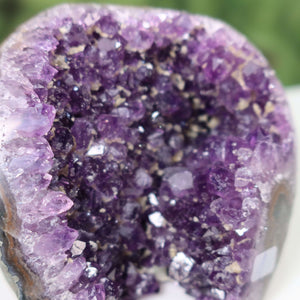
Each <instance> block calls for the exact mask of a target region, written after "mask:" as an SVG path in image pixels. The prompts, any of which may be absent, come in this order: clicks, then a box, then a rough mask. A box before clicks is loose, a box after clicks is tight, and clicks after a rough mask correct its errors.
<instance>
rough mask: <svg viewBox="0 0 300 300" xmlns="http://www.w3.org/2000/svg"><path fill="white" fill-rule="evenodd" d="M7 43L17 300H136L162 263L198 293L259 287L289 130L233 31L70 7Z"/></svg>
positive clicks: (7, 225)
mask: <svg viewBox="0 0 300 300" xmlns="http://www.w3.org/2000/svg"><path fill="white" fill-rule="evenodd" d="M0 54H1V56H0V70H1V71H0V72H1V73H0V76H1V77H0V99H1V102H0V112H1V113H0V122H1V126H0V130H1V132H0V134H1V135H0V142H1V150H0V169H1V173H0V176H1V187H0V192H1V200H2V201H1V206H0V208H1V215H2V217H1V219H0V221H1V222H0V225H1V231H0V232H1V238H2V240H3V245H4V247H2V248H1V249H2V250H1V251H2V256H3V258H4V260H5V262H6V263H7V265H8V266H9V269H8V272H9V273H10V274H11V275H17V276H18V278H19V280H18V282H17V284H18V285H19V287H20V288H21V291H22V293H23V294H24V295H25V297H26V299H51V300H55V299H77V300H80V299H84V300H86V299H98V300H104V299H107V300H109V299H130V300H132V299H137V298H139V297H140V296H142V295H145V294H151V293H155V292H158V291H159V281H158V279H157V274H156V272H155V270H163V272H165V273H166V276H168V277H169V278H170V280H171V279H173V280H176V281H178V282H179V283H180V285H181V286H182V287H183V288H184V289H185V290H186V292H187V293H189V294H190V295H192V296H193V297H194V298H195V299H198V300H200V299H201V300H204V299H205V300H224V299H226V300H241V299H244V300H245V299H247V300H258V299H261V297H262V295H263V293H264V290H265V287H266V284H267V282H268V280H269V278H270V275H271V273H272V272H273V270H274V267H275V265H276V262H277V260H278V255H279V253H280V250H281V247H282V244H283V241H284V236H285V234H286V228H287V223H288V219H289V212H290V210H291V203H292V199H293V194H294V187H293V186H294V171H295V170H294V166H295V162H294V134H293V130H292V129H291V125H290V114H289V111H288V107H287V103H286V101H285V96H284V94H283V89H282V87H281V85H280V83H279V82H278V80H277V79H276V77H275V75H274V72H273V71H272V70H271V69H270V68H269V66H268V64H267V62H266V60H265V58H264V57H263V56H262V55H261V54H260V53H259V52H258V51H257V50H256V49H255V48H254V47H253V46H252V45H251V44H249V43H248V42H247V40H246V39H245V38H244V37H243V36H242V35H240V34H239V33H237V32H235V31H234V30H233V29H232V28H230V27H229V26H227V25H225V24H223V23H221V22H220V21H217V20H213V19H210V18H207V17H202V16H195V15H189V14H186V13H182V12H176V11H170V10H156V9H136V8H122V7H114V6H98V5H63V6H59V7H56V8H53V9H51V10H49V11H47V12H45V13H43V14H41V15H39V16H37V17H36V18H34V19H32V20H31V21H29V22H28V23H25V24H24V25H23V26H21V27H20V28H19V29H18V30H17V31H16V32H15V33H14V34H13V35H12V36H11V37H10V38H9V39H8V40H7V41H6V42H5V43H4V44H3V45H2V47H1V53H0ZM14 278H16V277H14ZM20 297H22V296H20Z"/></svg>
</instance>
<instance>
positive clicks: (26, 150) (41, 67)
mask: <svg viewBox="0 0 300 300" xmlns="http://www.w3.org/2000/svg"><path fill="white" fill-rule="evenodd" d="M108 11H109V12H110V13H111V14H112V15H113V16H115V17H116V18H117V19H118V20H119V21H120V23H121V24H131V25H133V26H135V25H136V20H144V21H148V22H149V23H150V24H151V26H156V25H157V24H159V23H160V22H161V19H160V17H157V16H159V15H160V16H161V17H162V16H163V17H164V18H165V17H166V18H168V17H170V18H172V17H174V16H176V15H178V14H179V13H178V12H175V11H165V10H151V11H149V10H148V9H134V10H133V9H130V8H128V9H127V8H124V7H114V6H105V7H101V6H98V5H78V6H77V5H62V6H59V7H56V8H54V9H50V10H49V11H46V12H44V13H42V14H40V15H39V16H37V17H35V18H33V19H32V20H30V21H29V22H27V23H25V24H24V25H22V26H21V27H20V28H19V29H18V30H17V31H16V32H15V33H14V34H13V35H12V36H11V37H10V38H9V39H8V40H6V41H5V42H4V44H3V45H2V47H1V52H0V70H1V71H0V72H1V73H0V98H1V104H0V105H1V116H0V117H1V124H2V126H1V127H0V137H1V140H0V141H1V151H0V168H1V170H2V172H3V174H4V177H5V178H6V180H7V182H8V185H9V187H10V191H11V194H12V195H13V198H14V199H16V202H15V203H9V202H6V203H4V206H5V210H6V220H5V225H4V228H3V231H4V233H5V234H6V235H9V234H11V235H13V237H14V239H15V240H17V241H18V244H19V245H20V246H19V248H18V250H19V251H21V252H22V255H20V256H19V257H18V259H20V261H23V262H25V264H26V265H27V266H28V272H33V273H34V274H36V275H37V276H38V277H39V278H40V283H41V285H40V286H43V291H42V292H40V291H38V290H34V292H35V293H36V296H31V297H30V298H31V299H35V297H36V299H41V298H49V299H62V297H65V298H66V299H75V296H74V294H72V293H70V292H69V291H68V289H69V287H70V285H71V284H72V283H73V282H69V280H68V278H67V277H65V276H67V273H68V272H64V270H69V271H72V273H73V275H74V274H77V275H78V277H79V276H80V274H81V273H82V271H83V270H84V269H85V266H86V265H85V261H84V259H82V258H80V259H77V260H74V261H68V262H67V264H66V265H65V261H66V258H67V255H66V254H65V251H66V250H68V249H70V248H71V246H72V243H70V244H68V245H64V244H63V242H64V241H59V242H61V243H62V247H61V249H60V250H54V252H53V253H52V257H50V258H49V259H48V260H46V261H45V260H43V259H42V256H41V257H39V256H38V255H37V254H35V253H34V251H35V250H34V249H33V245H34V244H35V241H37V240H39V239H40V238H41V236H40V234H39V233H38V232H34V231H32V230H30V229H29V228H28V227H27V228H26V227H25V226H24V224H25V222H27V223H28V224H31V225H34V224H38V223H39V222H40V221H41V220H43V219H45V218H50V219H51V220H52V221H51V222H49V224H50V223H51V226H52V228H51V231H52V232H54V231H56V230H57V231H59V232H60V233H61V232H65V234H68V235H69V236H70V237H71V238H70V240H72V241H75V240H76V238H77V232H76V231H75V230H72V229H70V228H68V227H67V225H66V223H65V222H62V219H63V217H62V216H63V214H64V212H66V211H67V210H68V209H69V208H70V206H71V200H70V199H65V202H64V203H65V206H64V207H63V208H62V210H60V211H59V215H60V217H57V216H56V215H53V214H50V215H49V214H48V213H47V212H45V211H44V212H43V213H41V214H39V215H36V214H35V212H36V210H37V209H39V208H40V206H41V204H42V203H43V202H44V201H45V199H46V198H47V197H54V195H53V192H50V191H48V190H47V187H48V185H49V183H50V181H51V176H50V175H49V174H48V172H49V171H50V169H51V165H52V157H53V153H52V151H51V149H50V147H49V145H48V143H47V141H46V140H45V139H44V135H45V134H46V133H47V132H48V131H49V130H50V128H51V126H52V123H53V119H54V117H55V109H54V108H53V107H51V106H49V105H47V104H45V103H44V102H43V100H44V98H45V97H46V93H47V85H48V83H49V82H50V81H51V79H52V77H53V76H54V75H55V73H56V70H55V69H54V68H53V67H52V66H51V65H50V64H49V62H48V52H49V51H51V50H52V49H54V48H55V46H56V45H57V41H56V40H55V38H54V37H53V36H52V35H51V33H52V30H53V29H54V28H57V27H59V26H60V24H61V22H62V19H63V18H65V17H71V18H72V19H73V22H77V23H78V24H83V23H84V24H86V25H91V24H93V22H94V21H96V20H97V19H99V17H100V16H101V15H104V14H105V13H106V12H108ZM36 24H39V26H38V27H37V25H36ZM190 26H191V27H195V26H205V27H206V29H207V30H208V31H211V32H215V31H217V30H218V29H219V28H225V33H227V34H228V36H226V35H225V36H224V37H223V38H224V40H226V39H227V38H228V39H230V40H231V41H232V42H235V43H236V44H237V45H240V46H242V45H244V44H245V43H246V40H245V38H244V37H242V36H241V35H240V34H238V33H236V32H235V31H233V30H232V29H231V28H229V27H228V26H227V25H225V24H223V23H222V22H219V21H217V20H212V19H210V18H207V17H199V16H191V25H190ZM174 38H175V39H178V40H179V41H180V40H181V39H182V36H181V35H179V36H175V37H174ZM37 41H39V42H38V43H37ZM133 47H134V46H133ZM247 50H248V51H249V53H252V55H253V59H255V60H256V62H257V63H259V64H261V65H264V66H266V65H267V62H266V60H265V59H264V58H263V56H262V55H261V54H260V53H259V52H258V51H257V50H255V49H254V48H253V47H252V46H251V45H249V44H247ZM37 56H38V57H39V61H38V62H37V61H36V57H37ZM32 66H34V68H32ZM272 81H273V83H272V84H273V86H274V95H273V96H274V99H273V100H274V101H275V102H276V107H275V113H277V114H278V116H285V117H286V119H289V112H288V108H287V104H286V102H285V97H284V95H283V89H282V87H281V86H280V83H279V82H278V81H277V80H276V79H275V77H274V78H273V79H272ZM32 83H34V85H33V84H32ZM34 90H39V92H38V95H37V93H36V92H34ZM258 113H259V112H258ZM279 130H282V131H281V134H282V136H283V137H284V138H285V139H286V140H287V141H289V143H290V144H289V145H288V146H287V148H288V150H291V148H292V146H291V145H292V143H293V133H292V131H291V130H290V128H287V129H285V128H279ZM37 148H38V151H36V149H37ZM20 149H21V150H20ZM274 151H276V150H275V149H274ZM278 154H279V153H278ZM32 157H33V158H32ZM287 159H290V161H286V163H285V164H283V165H282V169H280V172H279V171H278V173H280V176H281V178H275V177H276V174H274V176H275V177H274V178H275V179H274V184H273V185H274V186H276V185H277V184H278V182H279V181H280V182H281V183H283V182H285V183H283V185H286V187H285V188H284V189H286V190H288V194H289V196H288V199H292V198H293V193H294V192H293V186H294V169H293V168H292V166H293V159H294V158H293V156H292V155H291V156H290V157H289V158H287ZM37 166H38V168H37ZM253 171H255V169H253ZM257 176H259V174H258V175H257ZM36 186H40V187H41V188H40V189H38V190H37V189H35V187H36ZM50 193H52V194H51V195H49V194H50ZM55 196H57V197H63V196H62V195H60V194H56V195H55ZM271 196H272V195H271V194H270V193H269V194H267V195H266V197H267V198H266V199H265V202H267V203H269V202H271V201H270V200H271V199H270V197H271ZM2 199H3V195H2ZM29 203H30V206H28V204H29ZM12 209H13V210H14V212H13V214H12V215H11V217H9V212H11V211H12ZM267 211H268V204H267V205H266V206H265V211H264V213H263V214H262V215H261V219H260V222H261V227H263V226H265V225H266V224H267V221H268V216H267ZM257 238H258V239H259V238H261V239H262V240H263V239H264V237H259V236H258V237H257ZM50 246H51V245H49V247H50ZM261 250H262V249H256V250H255V251H256V252H260V251H261ZM41 266H42V267H41ZM23 279H24V278H23ZM73 280H76V276H75V275H74V277H73ZM58 281H59V282H60V283H61V284H60V285H58V284H57V282H58ZM256 285H257V287H256V290H257V291H258V292H257V294H256V292H254V293H252V294H251V295H247V296H246V298H245V299H249V300H250V299H255V300H257V299H258V298H259V296H257V295H258V294H259V293H260V289H262V287H261V285H263V283H262V282H258V283H256ZM30 289H32V287H31V286H30V287H28V288H26V284H25V293H27V294H29V290H30ZM254 289H255V288H253V290H254ZM250 297H251V298H250ZM226 299H228V300H229V299H230V300H231V299H236V298H234V296H230V295H229V296H228V298H226Z"/></svg>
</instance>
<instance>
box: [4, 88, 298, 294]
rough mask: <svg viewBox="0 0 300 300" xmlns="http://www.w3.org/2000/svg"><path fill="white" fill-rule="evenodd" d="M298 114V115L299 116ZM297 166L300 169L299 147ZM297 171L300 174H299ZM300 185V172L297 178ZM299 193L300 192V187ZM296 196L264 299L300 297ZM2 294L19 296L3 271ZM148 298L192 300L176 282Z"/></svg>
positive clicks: (292, 98)
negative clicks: (281, 248)
mask: <svg viewBox="0 0 300 300" xmlns="http://www.w3.org/2000/svg"><path fill="white" fill-rule="evenodd" d="M287 95H288V99H289V102H290V107H291V110H292V114H293V120H294V125H295V128H296V130H297V141H298V142H299V147H300V86H299V87H291V88H288V89H287ZM298 114H299V116H298ZM297 154H298V155H297V156H298V164H297V169H298V171H299V172H300V151H298V153H297ZM299 172H298V175H299ZM297 183H298V184H297V186H299V185H300V175H299V176H298V178H297ZM297 195H300V190H298V193H297ZM298 198H299V197H296V199H295V200H296V201H295V205H294V209H293V215H292V219H291V223H290V228H289V232H288V236H287V240H286V244H285V247H284V249H283V253H282V256H281V259H280V262H279V265H278V267H277V269H276V271H275V274H274V276H273V278H272V281H271V284H270V286H269V289H268V292H267V294H266V297H265V298H264V300H299V299H300V199H298ZM0 295H1V299H3V300H16V299H17V298H16V296H15V295H14V293H13V292H12V291H11V289H10V287H9V286H8V284H7V282H6V280H5V277H4V276H3V274H2V273H1V271H0ZM144 299H145V300H193V298H192V297H190V296H187V295H185V294H184V291H183V290H182V289H181V288H180V287H179V286H178V285H176V283H168V284H166V285H164V286H162V291H161V293H160V294H159V295H155V296H149V297H145V298H144Z"/></svg>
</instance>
